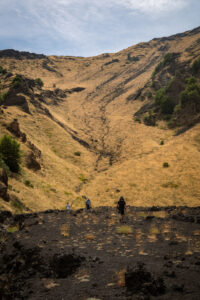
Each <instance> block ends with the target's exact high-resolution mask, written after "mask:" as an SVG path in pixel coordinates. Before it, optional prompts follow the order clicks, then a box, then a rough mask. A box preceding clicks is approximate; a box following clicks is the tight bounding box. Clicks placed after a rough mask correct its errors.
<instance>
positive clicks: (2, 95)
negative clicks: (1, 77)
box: [0, 93, 7, 105]
mask: <svg viewBox="0 0 200 300" xmlns="http://www.w3.org/2000/svg"><path fill="white" fill-rule="evenodd" d="M6 96H7V93H0V105H2V104H3V103H4V100H5V99H6Z"/></svg>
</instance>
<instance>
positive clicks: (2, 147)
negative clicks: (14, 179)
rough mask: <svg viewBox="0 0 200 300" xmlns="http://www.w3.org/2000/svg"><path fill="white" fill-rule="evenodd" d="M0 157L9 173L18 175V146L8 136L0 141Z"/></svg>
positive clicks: (19, 158) (19, 157)
mask: <svg viewBox="0 0 200 300" xmlns="http://www.w3.org/2000/svg"><path fill="white" fill-rule="evenodd" d="M0 156H1V157H2V160H3V161H4V162H5V164H6V165H7V166H8V167H9V169H10V171H12V172H15V173H18V172H19V170H20V161H21V151H20V144H19V143H18V142H17V141H16V140H14V139H13V138H12V137H10V136H8V135H4V136H3V137H2V138H1V140H0Z"/></svg>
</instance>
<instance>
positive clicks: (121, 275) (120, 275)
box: [115, 269, 126, 287]
mask: <svg viewBox="0 0 200 300" xmlns="http://www.w3.org/2000/svg"><path fill="white" fill-rule="evenodd" d="M125 273H126V269H122V270H121V271H118V272H115V274H116V276H117V285H118V286H120V287H125V285H126V283H125Z"/></svg>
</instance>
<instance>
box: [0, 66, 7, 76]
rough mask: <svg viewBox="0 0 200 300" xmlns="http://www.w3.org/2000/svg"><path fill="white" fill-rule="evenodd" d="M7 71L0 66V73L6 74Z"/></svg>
mask: <svg viewBox="0 0 200 300" xmlns="http://www.w3.org/2000/svg"><path fill="white" fill-rule="evenodd" d="M6 73H7V71H6V69H4V68H3V67H2V66H0V74H6Z"/></svg>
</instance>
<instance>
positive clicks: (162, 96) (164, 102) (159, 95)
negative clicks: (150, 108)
mask: <svg viewBox="0 0 200 300" xmlns="http://www.w3.org/2000/svg"><path fill="white" fill-rule="evenodd" d="M154 102H155V105H156V106H159V107H160V111H161V113H162V114H164V115H171V114H172V113H173V111H174V107H175V105H174V103H173V102H172V101H171V99H170V98H169V97H168V95H167V94H166V89H165V88H161V89H159V90H158V91H157V92H156V94H155V99H154Z"/></svg>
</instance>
